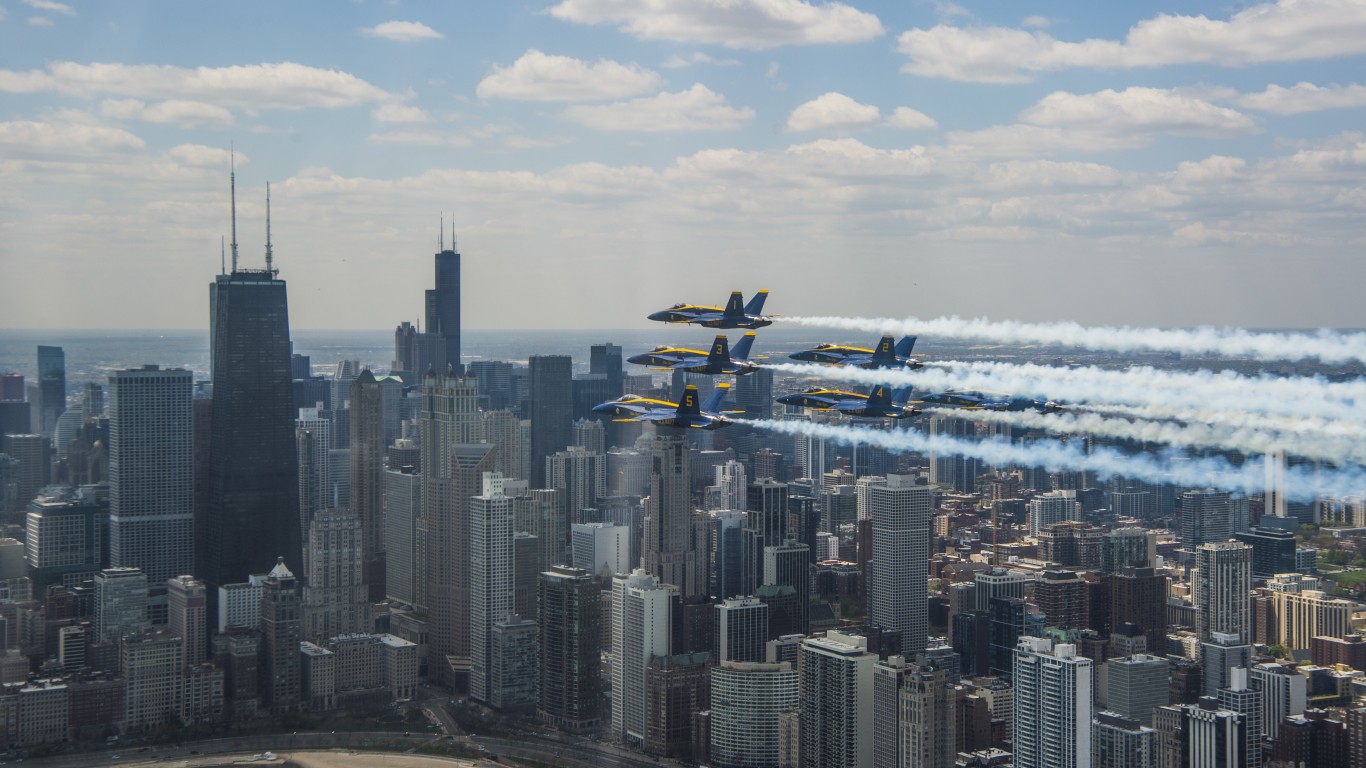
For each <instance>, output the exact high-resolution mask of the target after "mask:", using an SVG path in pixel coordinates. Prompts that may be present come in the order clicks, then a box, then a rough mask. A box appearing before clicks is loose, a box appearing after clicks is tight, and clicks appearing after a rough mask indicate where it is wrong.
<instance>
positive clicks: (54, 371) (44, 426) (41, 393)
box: [34, 344, 66, 437]
mask: <svg viewBox="0 0 1366 768" xmlns="http://www.w3.org/2000/svg"><path fill="white" fill-rule="evenodd" d="M38 398H39V405H40V406H41V407H42V410H41V411H40V413H39V415H38V416H37V417H36V418H35V419H34V421H35V422H36V423H35V426H36V427H37V431H38V432H40V433H42V434H44V435H47V436H49V437H51V436H52V430H54V429H56V428H57V418H58V417H60V416H61V415H62V412H63V411H65V410H66V353H65V352H63V351H62V348H61V347H47V346H43V345H41V344H40V345H39V346H38Z"/></svg>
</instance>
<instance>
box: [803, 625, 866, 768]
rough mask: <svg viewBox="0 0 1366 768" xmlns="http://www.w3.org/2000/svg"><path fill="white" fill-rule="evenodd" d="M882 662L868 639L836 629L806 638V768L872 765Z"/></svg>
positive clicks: (851, 767) (843, 767)
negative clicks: (876, 678)
mask: <svg viewBox="0 0 1366 768" xmlns="http://www.w3.org/2000/svg"><path fill="white" fill-rule="evenodd" d="M876 663H877V654H875V653H869V652H868V639H867V638H865V637H859V636H857V635H847V634H845V633H843V632H835V631H833V630H832V631H830V632H826V633H825V635H824V636H817V637H810V638H807V639H806V640H803V641H802V644H801V650H800V658H799V662H798V664H797V668H798V670H799V672H798V675H799V678H800V685H799V696H798V704H797V707H798V711H799V713H800V723H801V725H800V736H799V739H800V743H801V749H800V760H801V768H872V765H873V709H874V707H873V666H874V665H875V664H876Z"/></svg>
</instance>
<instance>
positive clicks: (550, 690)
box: [537, 565, 602, 732]
mask: <svg viewBox="0 0 1366 768" xmlns="http://www.w3.org/2000/svg"><path fill="white" fill-rule="evenodd" d="M599 595H600V592H599V590H598V582H597V579H595V578H593V574H591V573H589V572H588V571H585V570H583V569H581V568H568V567H565V566H562V565H557V566H552V567H551V568H550V569H549V570H547V571H545V572H543V573H542V574H541V578H540V626H541V667H540V686H539V696H540V704H539V706H538V707H537V711H538V713H539V715H540V716H541V719H543V720H545V721H546V722H547V723H549V724H551V725H553V726H555V727H557V728H563V729H564V730H567V731H571V732H574V731H583V730H587V729H590V728H593V727H595V726H596V725H597V724H598V723H599V722H600V721H601V720H602V674H601V671H600V670H601V666H602V662H601V660H600V659H599V649H600V648H601V646H602V643H601V638H602V600H601V598H600V597H599Z"/></svg>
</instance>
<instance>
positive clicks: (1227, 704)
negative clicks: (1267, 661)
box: [1215, 667, 1262, 768]
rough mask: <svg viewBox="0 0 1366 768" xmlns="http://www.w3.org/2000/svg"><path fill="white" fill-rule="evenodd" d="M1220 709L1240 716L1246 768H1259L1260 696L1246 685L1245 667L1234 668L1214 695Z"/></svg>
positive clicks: (1246, 674) (1260, 756)
mask: <svg viewBox="0 0 1366 768" xmlns="http://www.w3.org/2000/svg"><path fill="white" fill-rule="evenodd" d="M1215 698H1216V700H1217V701H1218V702H1219V708H1220V709H1227V710H1229V711H1230V712H1237V713H1238V714H1240V715H1242V717H1243V722H1244V723H1245V727H1244V728H1243V735H1244V737H1245V738H1244V747H1243V754H1244V755H1246V760H1247V765H1246V768H1261V765H1262V694H1261V692H1260V691H1257V690H1254V689H1253V688H1251V687H1250V686H1249V684H1248V670H1247V668H1246V667H1236V668H1234V669H1233V670H1232V671H1231V673H1230V675H1229V682H1228V685H1226V686H1224V687H1222V688H1220V689H1219V690H1218V691H1217V692H1216V693H1215Z"/></svg>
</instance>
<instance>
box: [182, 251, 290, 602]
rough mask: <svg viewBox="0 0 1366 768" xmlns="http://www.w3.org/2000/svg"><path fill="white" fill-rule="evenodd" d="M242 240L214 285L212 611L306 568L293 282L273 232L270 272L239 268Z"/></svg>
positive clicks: (206, 543) (209, 511)
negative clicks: (261, 582) (247, 588)
mask: <svg viewBox="0 0 1366 768" xmlns="http://www.w3.org/2000/svg"><path fill="white" fill-rule="evenodd" d="M235 227H236V225H235V224H234V229H235ZM233 240H234V244H233V271H232V272H231V273H230V274H224V275H219V276H218V277H217V279H216V280H215V281H214V282H213V283H212V284H211V285H210V286H209V315H210V318H211V328H210V331H209V340H210V359H211V365H212V369H211V375H212V379H213V405H212V417H211V419H210V427H209V456H208V466H207V475H208V477H207V479H206V482H207V487H206V497H205V506H204V508H203V509H198V510H196V517H195V528H194V530H195V560H194V563H195V571H196V572H195V575H196V576H198V577H199V578H200V580H201V581H203V582H204V586H205V588H206V589H207V590H208V594H209V598H210V601H211V602H212V601H213V600H215V599H216V598H217V592H218V587H220V586H223V585H224V584H234V583H238V582H241V581H244V580H246V578H247V576H248V575H250V574H253V573H264V572H266V571H269V570H270V569H271V568H272V567H273V566H274V565H275V564H276V562H277V561H278V560H279V559H280V558H283V559H284V562H285V563H288V564H291V565H292V566H293V567H294V568H301V567H302V559H303V536H302V532H301V530H300V525H299V501H298V493H299V486H298V482H299V475H298V460H297V456H296V453H295V444H294V414H295V406H294V393H293V385H292V383H291V378H290V376H291V370H290V368H291V365H290V341H289V309H288V301H287V298H286V290H285V281H283V280H280V279H278V278H277V273H276V272H275V270H274V269H273V268H272V266H271V264H270V256H269V255H270V246H269V243H270V237H269V226H267V237H266V242H267V248H266V252H267V265H266V268H265V269H264V270H250V269H238V268H237V246H236V236H235V235H234V238H233ZM170 575H178V574H170Z"/></svg>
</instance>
